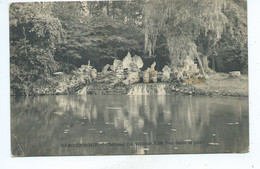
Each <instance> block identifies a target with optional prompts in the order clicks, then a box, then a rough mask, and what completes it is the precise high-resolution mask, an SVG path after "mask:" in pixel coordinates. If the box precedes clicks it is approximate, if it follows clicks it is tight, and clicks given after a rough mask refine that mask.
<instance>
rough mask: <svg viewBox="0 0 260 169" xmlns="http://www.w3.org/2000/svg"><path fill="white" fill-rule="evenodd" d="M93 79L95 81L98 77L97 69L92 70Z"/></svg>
mask: <svg viewBox="0 0 260 169" xmlns="http://www.w3.org/2000/svg"><path fill="white" fill-rule="evenodd" d="M91 77H92V78H93V79H96V77H97V70H96V69H95V68H94V69H92V70H91Z"/></svg>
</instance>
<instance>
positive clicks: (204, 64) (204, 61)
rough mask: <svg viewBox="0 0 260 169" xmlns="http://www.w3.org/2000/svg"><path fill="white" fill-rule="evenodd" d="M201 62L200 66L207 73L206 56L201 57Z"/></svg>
mask: <svg viewBox="0 0 260 169" xmlns="http://www.w3.org/2000/svg"><path fill="white" fill-rule="evenodd" d="M201 61H202V66H203V68H204V70H205V71H206V72H207V71H208V70H209V63H208V56H206V55H203V56H202V57H201Z"/></svg>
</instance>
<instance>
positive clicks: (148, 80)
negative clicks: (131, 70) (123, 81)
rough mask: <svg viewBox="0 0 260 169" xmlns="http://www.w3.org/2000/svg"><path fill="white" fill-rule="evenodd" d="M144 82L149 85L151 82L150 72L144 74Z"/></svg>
mask: <svg viewBox="0 0 260 169" xmlns="http://www.w3.org/2000/svg"><path fill="white" fill-rule="evenodd" d="M143 82H144V83H149V82H150V77H149V73H148V71H144V72H143Z"/></svg>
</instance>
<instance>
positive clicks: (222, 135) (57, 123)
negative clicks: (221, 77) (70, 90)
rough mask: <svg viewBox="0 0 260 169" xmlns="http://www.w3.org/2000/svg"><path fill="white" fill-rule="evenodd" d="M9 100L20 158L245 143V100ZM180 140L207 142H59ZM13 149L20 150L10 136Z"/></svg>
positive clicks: (233, 147) (229, 148)
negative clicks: (66, 145) (70, 145)
mask: <svg viewBox="0 0 260 169" xmlns="http://www.w3.org/2000/svg"><path fill="white" fill-rule="evenodd" d="M11 103H12V107H11V112H12V114H11V117H12V118H11V120H12V121H11V124H12V125H11V131H12V134H15V135H16V137H17V139H18V140H19V144H20V146H21V147H22V149H23V151H24V154H25V156H29V155H95V154H132V153H138V154H144V153H147V154H151V153H187V152H189V153H203V152H239V151H242V150H245V147H247V146H248V140H247V139H248V107H247V105H248V102H247V100H246V99H244V100H243V99H234V98H232V99H231V98H209V97H192V96H178V95H160V96H149V95H148V96H88V95H86V96H78V95H72V96H44V97H29V98H23V99H20V100H19V99H11ZM237 105H240V106H237ZM57 112H61V113H57ZM228 123H232V124H234V125H229V124H228ZM227 133H228V134H227ZM184 140H186V141H187V140H191V141H207V143H205V144H201V145H177V146H176V145H160V146H157V145H140V146H139V147H135V146H124V147H116V148H115V147H112V146H110V147H109V146H105V147H104V146H100V147H94V148H93V147H86V148H84V149H83V148H73V149H70V148H62V147H60V145H61V144H63V143H97V142H115V143H116V142H117V143H120V142H122V143H127V142H131V143H134V142H142V143H155V142H175V141H184ZM208 143H218V144H219V145H218V146H213V145H209V144H208ZM39 145H44V146H39ZM12 153H13V154H14V155H19V154H21V152H20V150H19V146H18V145H17V142H16V141H15V139H14V138H12Z"/></svg>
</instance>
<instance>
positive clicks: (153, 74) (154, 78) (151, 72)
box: [148, 62, 157, 83]
mask: <svg viewBox="0 0 260 169" xmlns="http://www.w3.org/2000/svg"><path fill="white" fill-rule="evenodd" d="M155 65H156V62H153V64H152V65H151V68H148V73H149V76H150V80H151V81H152V82H154V83H156V82H157V71H156V70H155Z"/></svg>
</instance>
